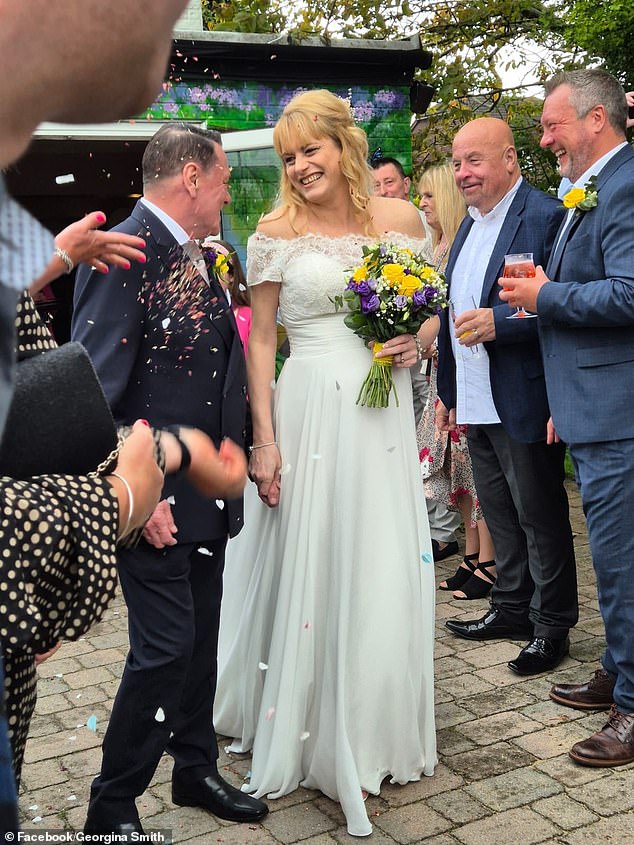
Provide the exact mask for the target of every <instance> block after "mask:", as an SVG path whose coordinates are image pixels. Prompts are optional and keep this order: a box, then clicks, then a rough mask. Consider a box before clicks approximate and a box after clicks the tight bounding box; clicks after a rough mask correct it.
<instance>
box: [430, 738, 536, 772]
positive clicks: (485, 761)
mask: <svg viewBox="0 0 634 845" xmlns="http://www.w3.org/2000/svg"><path fill="white" fill-rule="evenodd" d="M445 762H446V763H447V765H448V766H449V768H450V769H452V770H453V771H454V772H456V773H457V774H461V775H463V776H464V777H465V779H467V780H468V781H476V780H482V779H483V778H486V777H495V776H496V775H501V774H504V773H505V772H510V771H512V770H513V769H521V768H523V767H524V766H530V765H532V764H533V763H534V762H535V757H533V755H532V754H529V753H528V752H526V751H523V750H522V749H521V748H516V747H515V746H514V745H512V744H511V743H509V742H500V743H497V744H496V745H487V746H484V747H482V748H477V749H475V750H473V751H467V752H465V753H464V754H459V755H456V756H454V757H449V758H448V759H447V760H446V761H445Z"/></svg>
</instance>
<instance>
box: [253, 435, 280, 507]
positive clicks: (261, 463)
mask: <svg viewBox="0 0 634 845" xmlns="http://www.w3.org/2000/svg"><path fill="white" fill-rule="evenodd" d="M281 469H282V459H281V457H280V451H279V449H278V448H277V445H276V444H275V443H272V444H270V445H268V446H260V447H257V448H254V449H253V451H252V452H251V457H250V459H249V478H251V480H252V481H255V483H256V485H257V488H258V496H259V497H260V499H261V500H262V501H263V502H264V504H265V505H268V506H269V507H270V508H275V507H277V506H278V505H279V503H280V489H281Z"/></svg>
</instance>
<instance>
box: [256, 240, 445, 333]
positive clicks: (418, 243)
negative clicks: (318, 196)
mask: <svg viewBox="0 0 634 845" xmlns="http://www.w3.org/2000/svg"><path fill="white" fill-rule="evenodd" d="M377 240H378V238H376V237H367V236H365V235H343V236H341V237H331V236H327V235H315V234H307V235H300V236H299V237H297V238H293V239H283V238H269V237H267V236H266V235H262V234H260V233H259V232H256V233H255V234H254V235H251V237H250V238H249V241H248V244H247V278H248V281H249V285H250V286H251V285H257V284H260V283H261V282H278V283H280V285H281V290H280V311H281V316H282V322H283V323H284V324H285V325H286V326H287V329H288V328H289V324H292V323H294V322H296V321H303V320H306V319H311V318H314V317H318V316H322V315H326V314H334V313H335V306H334V303H333V301H332V300H333V299H334V297H335V296H337V295H340V294H342V293H343V290H344V288H345V286H346V283H347V275H348V273H349V271H350V270H351V269H352V268H354V267H356V266H357V265H358V264H360V263H361V260H362V257H363V252H362V248H363V246H369V245H370V244H373V243H376V242H377ZM381 240H382V241H384V242H385V243H395V244H398V245H399V246H408V247H410V249H412V250H414V251H415V252H420V253H422V254H423V255H424V256H426V257H427V258H428V259H429V257H430V255H431V243H430V240H429V238H426V239H418V238H412V237H409V236H406V235H403V234H401V233H400V232H387V233H386V234H385V235H384V236H383V237H382V238H381Z"/></svg>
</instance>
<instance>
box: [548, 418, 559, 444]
mask: <svg viewBox="0 0 634 845" xmlns="http://www.w3.org/2000/svg"><path fill="white" fill-rule="evenodd" d="M546 443H547V444H548V445H549V446H551V445H552V444H553V443H559V435H558V434H557V432H556V431H555V424H554V423H553V418H552V417H548V422H547V423H546Z"/></svg>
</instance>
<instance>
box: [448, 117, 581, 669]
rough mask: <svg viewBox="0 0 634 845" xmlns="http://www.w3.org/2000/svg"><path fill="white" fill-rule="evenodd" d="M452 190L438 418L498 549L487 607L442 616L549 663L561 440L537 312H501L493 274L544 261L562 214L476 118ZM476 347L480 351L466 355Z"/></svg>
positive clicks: (567, 609) (522, 665)
mask: <svg viewBox="0 0 634 845" xmlns="http://www.w3.org/2000/svg"><path fill="white" fill-rule="evenodd" d="M452 156H453V164H454V169H455V177H456V183H457V185H458V188H459V189H460V191H461V192H462V194H463V196H464V198H465V200H466V202H467V205H468V206H469V214H468V215H467V217H466V218H465V220H464V221H463V223H462V224H461V227H460V229H459V230H458V233H457V235H456V238H455V240H454V243H453V246H452V249H451V253H450V256H449V262H448V265H447V279H448V282H449V296H450V297H451V300H452V303H453V307H454V311H455V313H456V315H457V316H456V320H455V324H454V325H450V322H449V319H448V316H447V314H446V313H445V314H443V316H442V318H441V329H440V335H439V341H438V343H439V362H438V394H439V397H440V402H439V403H438V405H437V424H438V425H439V427H440V428H442V429H444V430H450V429H451V428H452V427H453V426H454V425H455V424H456V422H457V423H464V424H467V438H468V443H469V453H470V455H471V461H472V464H473V474H474V479H475V484H476V489H477V491H478V497H479V499H480V503H481V505H482V510H483V513H484V517H485V519H486V522H487V525H488V527H489V530H490V531H491V535H492V537H493V542H494V545H495V550H496V563H497V581H496V583H495V585H494V587H493V590H492V593H491V607H490V609H489V611H488V612H487V613H486V614H485V615H484V616H483V617H482V618H480V619H474V620H469V621H464V620H448V621H447V623H446V625H447V627H448V628H449V629H450V630H451V631H452V632H453V633H455V634H457V635H458V636H461V637H465V638H467V639H475V640H485V639H493V638H496V637H513V638H526V639H528V640H529V643H528V645H526V646H525V647H524V648H523V649H522V650H521V652H520V654H519V655H518V657H517V658H515V660H512V661H510V663H509V667H510V668H511V669H512V670H513V671H514V672H516V673H518V674H521V675H532V674H537V673H539V672H544V671H548V670H550V669H552V668H554V667H555V666H556V665H557V664H558V663H559V662H560V661H561V660H562V659H563V657H564V656H565V655H566V654H567V652H568V646H569V643H568V631H569V629H570V628H571V627H572V626H573V625H575V623H576V622H577V617H578V607H577V583H576V567H575V559H574V551H573V545H572V531H571V528H570V522H569V518H568V499H567V496H566V492H565V489H564V485H563V482H564V452H565V448H564V445H563V444H556V445H555V446H554V447H553V446H548V445H547V444H546V424H547V421H548V418H549V408H548V402H547V398H546V388H545V384H544V370H543V366H542V360H541V354H540V347H539V339H538V333H537V326H536V323H537V320H534V319H512V320H511V319H507V318H508V317H509V316H510V315H511V314H512V313H513V309H511V308H509V306H508V305H506V304H504V303H503V302H501V301H500V297H499V291H500V288H499V287H498V284H497V279H498V277H499V276H500V275H501V272H502V268H503V266H504V256H505V254H507V253H518V252H532V253H533V256H534V258H535V260H536V261H537V262H542V261H545V260H546V258H547V256H548V254H549V251H550V248H551V245H552V242H553V237H554V235H555V233H556V231H557V228H558V226H559V223H560V220H561V216H562V210H561V207H560V205H559V204H558V203H557V201H556V200H554V199H551V198H549V197H547V196H546V195H545V194H543V193H542V192H541V191H538V190H536V189H535V188H532V187H531V186H530V185H528V184H527V183H526V182H525V181H524V180H523V179H522V176H521V173H520V169H519V165H518V161H517V154H516V151H515V146H514V140H513V135H512V133H511V130H510V128H509V126H508V125H507V124H506V123H505V122H504V121H502V120H498V119H494V118H479V119H477V120H473V121H471V122H470V123H468V124H466V125H465V126H463V127H462V129H461V130H460V131H459V132H458V133H457V135H456V137H455V139H454V143H453V152H452ZM474 352H476V353H477V354H474Z"/></svg>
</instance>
